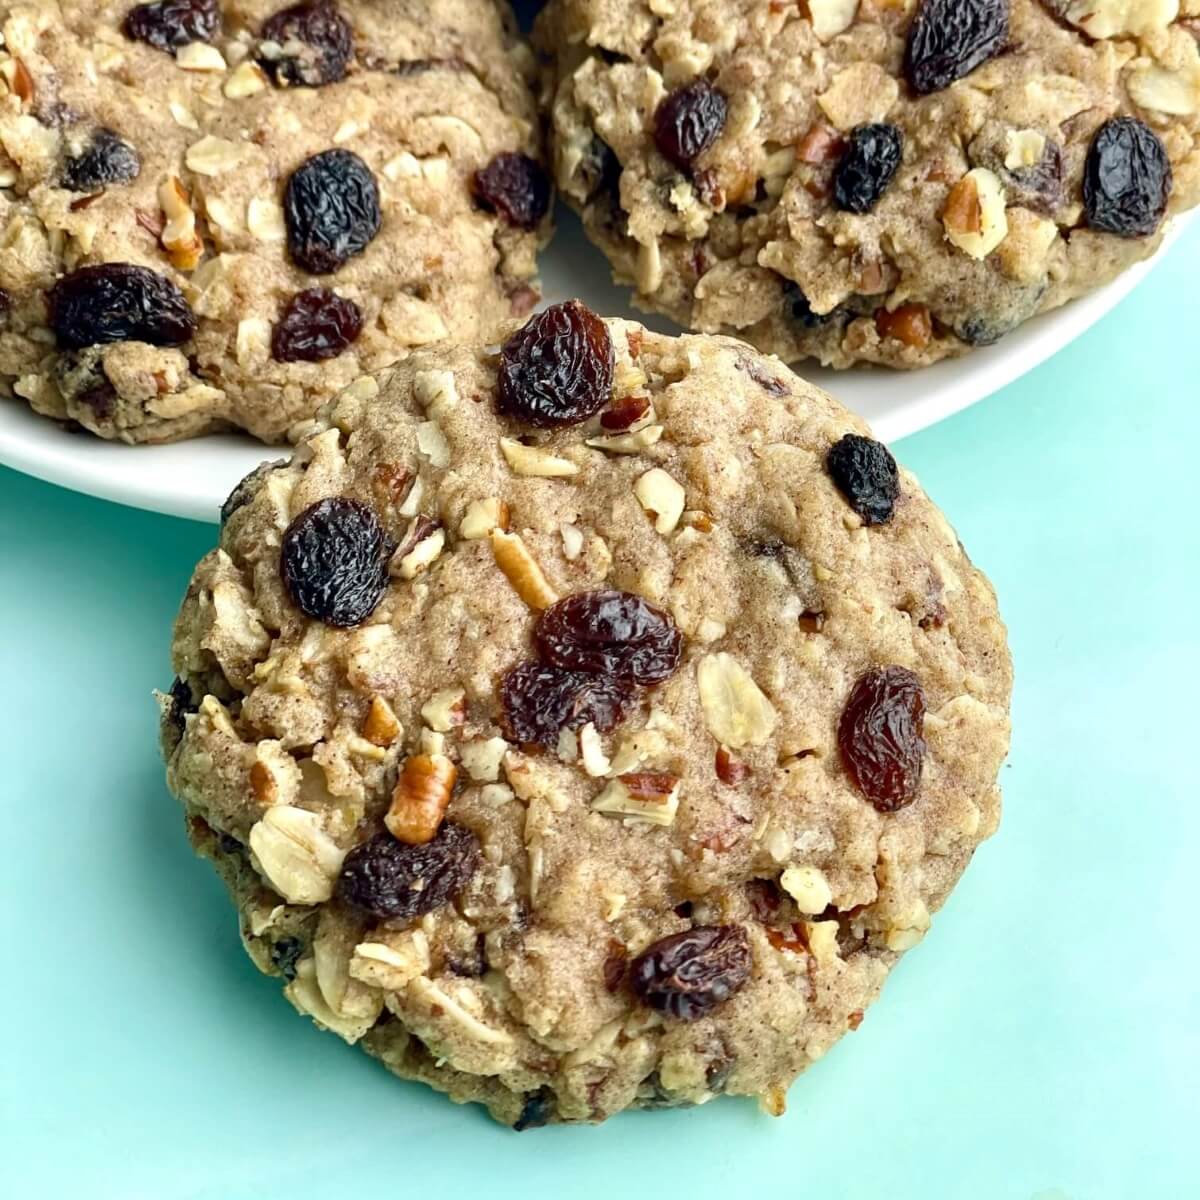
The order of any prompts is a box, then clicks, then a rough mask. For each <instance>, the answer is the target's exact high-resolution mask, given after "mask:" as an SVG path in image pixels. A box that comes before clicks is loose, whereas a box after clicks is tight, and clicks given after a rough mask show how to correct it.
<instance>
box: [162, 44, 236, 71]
mask: <svg viewBox="0 0 1200 1200" xmlns="http://www.w3.org/2000/svg"><path fill="white" fill-rule="evenodd" d="M175 65H176V66H177V67H179V68H180V69H181V70H183V71H224V70H225V69H226V68H227V66H228V64H227V63H226V62H225V56H224V55H223V54H222V53H221V52H220V50H218V49H217V48H216V46H213V45H210V44H209V43H208V42H188V43H187V44H186V45H183V46H180V47H179V49H178V50H176V51H175Z"/></svg>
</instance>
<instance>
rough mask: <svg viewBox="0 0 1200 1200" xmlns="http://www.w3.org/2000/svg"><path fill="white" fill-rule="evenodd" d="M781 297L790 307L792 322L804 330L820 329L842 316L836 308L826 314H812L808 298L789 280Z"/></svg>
mask: <svg viewBox="0 0 1200 1200" xmlns="http://www.w3.org/2000/svg"><path fill="white" fill-rule="evenodd" d="M783 295H784V300H785V302H786V303H787V304H789V305H790V306H791V312H792V320H793V321H799V322H800V324H801V325H803V326H804V328H805V329H820V328H821V327H822V326H823V325H828V324H829V322H830V321H833V320H835V319H836V318H838V317H840V316H841V315H842V313H841V310H840V309H836V308H835V309H834V310H833V311H832V312H827V313H819V312H813V307H812V305H811V304H810V303H809V302H808V297H807V296H806V295H805V294H804V293H803V292H802V291H801V290H800V288H799V287H798V286H797V285H796V284H794V283H793V282H792V281H791V280H788V281H787V283H786V284H785V286H784V289H783Z"/></svg>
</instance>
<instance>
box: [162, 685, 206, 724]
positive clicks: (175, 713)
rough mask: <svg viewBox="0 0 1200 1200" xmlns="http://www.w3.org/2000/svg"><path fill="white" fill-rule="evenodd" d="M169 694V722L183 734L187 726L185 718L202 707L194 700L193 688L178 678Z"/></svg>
mask: <svg viewBox="0 0 1200 1200" xmlns="http://www.w3.org/2000/svg"><path fill="white" fill-rule="evenodd" d="M167 694H168V695H169V696H170V697H171V707H170V709H169V711H168V712H167V720H168V721H170V723H171V724H172V725H173V726H174V727H175V728H176V729H178V730H179V732H180V733H182V732H183V727H184V724H185V722H184V718H185V717H186V716H187V715H188V714H189V713H194V712H196V711H197V710H198V709H199V707H200V706H199V705H198V704H197V703H196V701H195V700H193V699H192V689H191V686H190V685H189V684H188V683H187V682H186V681H185V680H182V679H180V678H179V677H178V676H176V677H175V679H174V681H173V682H172V683H171V690H170V692H168V693H167Z"/></svg>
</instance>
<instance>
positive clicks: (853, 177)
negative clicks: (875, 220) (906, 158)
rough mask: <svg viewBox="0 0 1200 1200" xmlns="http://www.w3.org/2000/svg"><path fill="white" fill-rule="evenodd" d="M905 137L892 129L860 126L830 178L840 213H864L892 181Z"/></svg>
mask: <svg viewBox="0 0 1200 1200" xmlns="http://www.w3.org/2000/svg"><path fill="white" fill-rule="evenodd" d="M903 155H904V137H903V135H902V134H901V132H900V130H899V129H897V128H896V126H895V125H887V124H882V123H881V124H877V125H860V126H859V127H858V128H857V129H855V130H854V131H853V132H852V133H851V134H850V147H849V149H848V150H847V151H846V153H845V155H844V156H843V158H842V161H841V162H840V163H838V167H837V171H836V173H835V174H834V177H833V199H834V203H835V204H836V205H837V206H838V208H840V209H842V211H843V212H852V213H867V212H870V211H871V209H873V208H874V207H875V205H876V204H878V203H879V199H880V197H881V196H882V195H883V193H884V192H885V191H886V190H887V186H888V184H889V183H891V182H892V180H893V178H895V175H896V171H897V170H898V169H899V167H900V160H901V158H902V157H903Z"/></svg>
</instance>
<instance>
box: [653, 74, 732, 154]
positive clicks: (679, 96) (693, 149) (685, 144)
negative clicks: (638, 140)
mask: <svg viewBox="0 0 1200 1200" xmlns="http://www.w3.org/2000/svg"><path fill="white" fill-rule="evenodd" d="M728 116H729V101H728V100H726V98H725V94H724V93H723V92H720V91H718V90H717V89H716V88H715V87H713V85H712V84H711V83H709V82H708V80H707V79H697V80H695V82H693V83H689V84H687V85H686V86H685V87H681V88H676V89H675V91H673V92H672V93H671V94H670V95H669V96H668V97H667V98H666V99H665V100H663V102H662V103H661V104H660V105H659V106H658V111H657V112H656V113H655V114H654V144H655V145H656V146H657V147H658V150H659V153H660V154H661V155H662V156H663V157H664V158H665V159H667V160H668V162H672V163H674V164H675V166H677V167H678V168H679V169H680V170H681V171H688V170H690V169H691V166H692V164H693V163H694V162H695V161H696V159H698V158H699V157H700V155H701V154H703V153H704V151H705V150H707V149H708V148H709V147H710V146H711V145H712V144H713V143H714V142H715V141H716V140H717V138H719V137H720V136H721V130H723V129H724V128H725V121H726V118H727V117H728Z"/></svg>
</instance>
